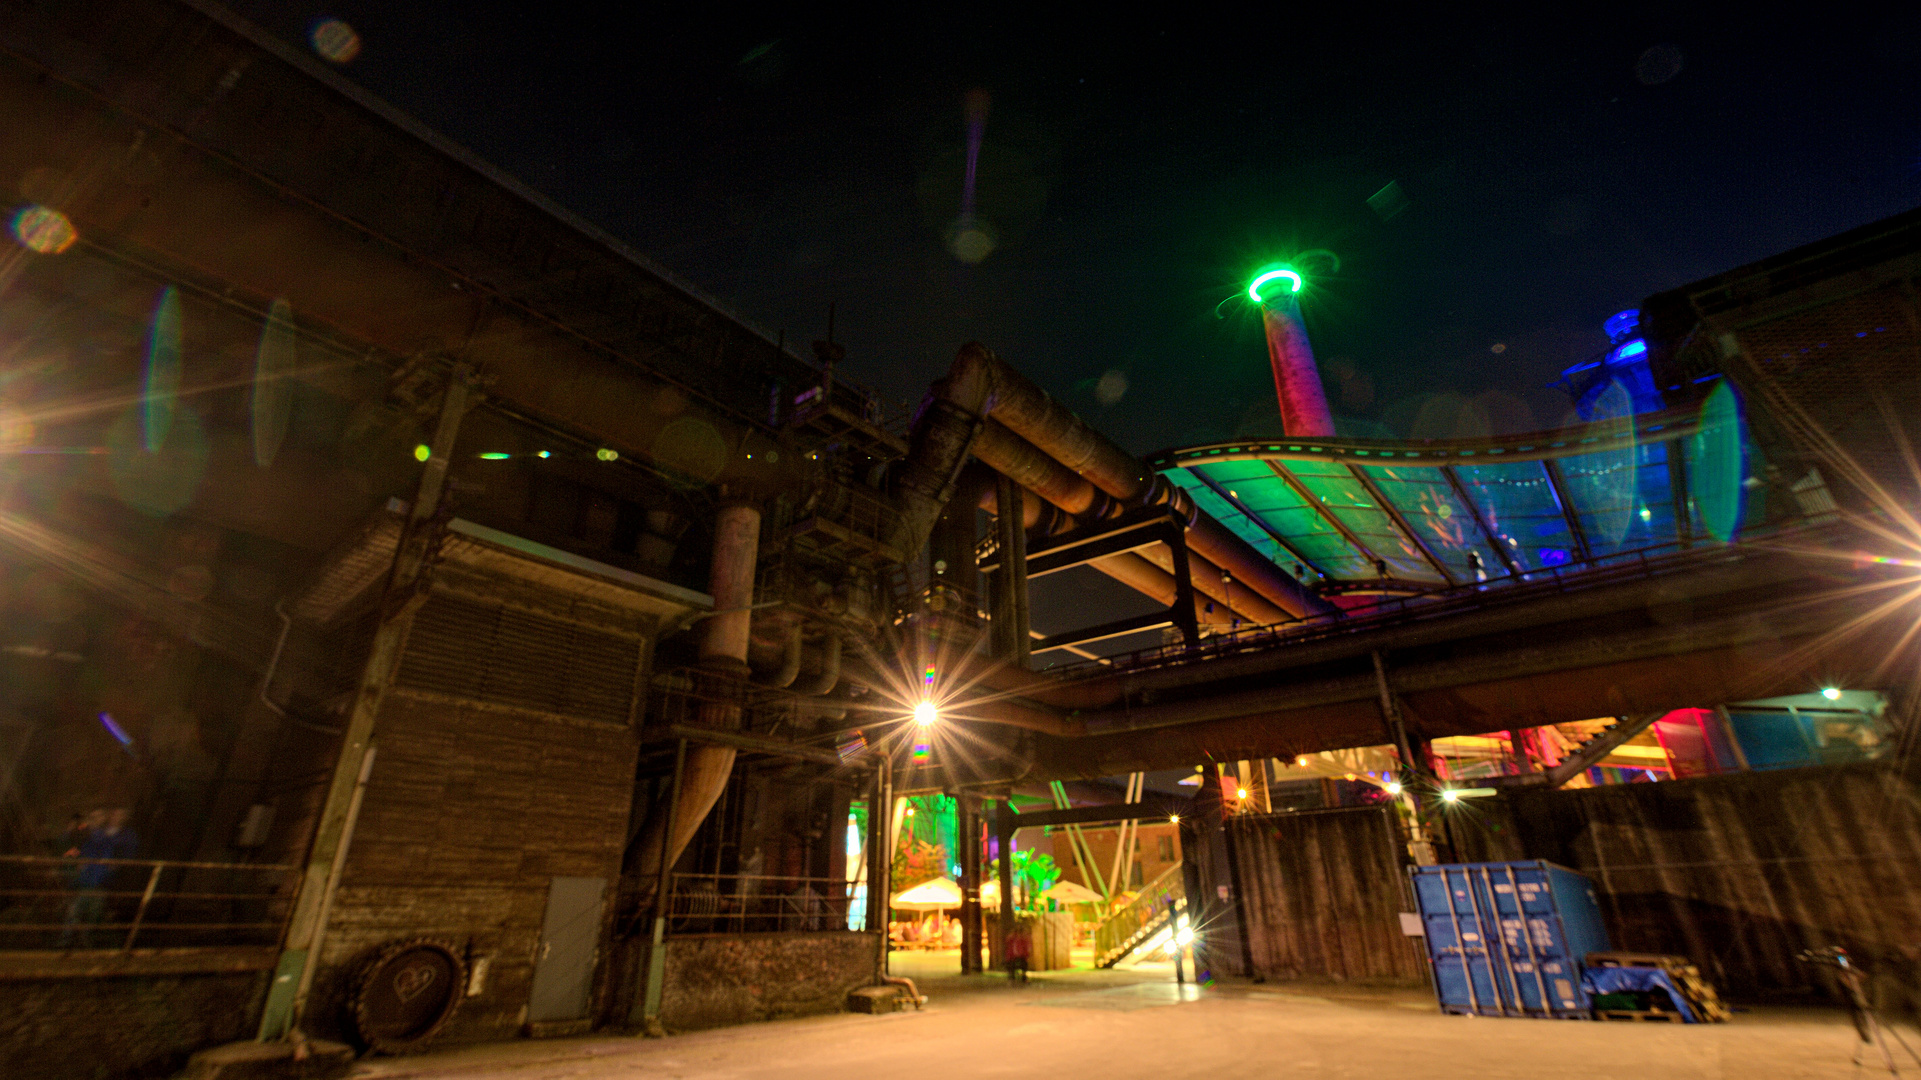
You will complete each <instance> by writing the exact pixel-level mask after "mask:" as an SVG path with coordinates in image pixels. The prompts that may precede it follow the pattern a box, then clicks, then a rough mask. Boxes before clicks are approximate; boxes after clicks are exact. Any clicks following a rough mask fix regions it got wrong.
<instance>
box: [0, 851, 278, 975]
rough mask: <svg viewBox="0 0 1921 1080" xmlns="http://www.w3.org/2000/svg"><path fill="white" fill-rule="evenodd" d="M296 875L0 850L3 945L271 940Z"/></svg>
mask: <svg viewBox="0 0 1921 1080" xmlns="http://www.w3.org/2000/svg"><path fill="white" fill-rule="evenodd" d="M299 880H300V875H299V872H298V868H297V867H292V866H281V865H276V864H270V863H219V862H171V861H164V860H155V859H80V858H57V857H51V856H42V855H0V950H21V949H111V950H116V951H120V952H126V951H128V950H131V949H134V948H136V947H140V948H165V947H182V946H196V947H211V946H235V945H253V946H273V945H276V944H278V943H279V941H280V934H281V931H282V929H283V928H284V927H285V926H286V921H287V916H288V913H289V911H290V909H291V907H292V901H293V894H294V890H295V888H296V887H297V886H298V884H299Z"/></svg>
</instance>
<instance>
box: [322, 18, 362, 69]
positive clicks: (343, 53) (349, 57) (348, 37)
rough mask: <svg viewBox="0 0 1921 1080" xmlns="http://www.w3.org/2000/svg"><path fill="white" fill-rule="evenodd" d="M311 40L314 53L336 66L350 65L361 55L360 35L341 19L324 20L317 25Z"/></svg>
mask: <svg viewBox="0 0 1921 1080" xmlns="http://www.w3.org/2000/svg"><path fill="white" fill-rule="evenodd" d="M309 40H311V41H312V42H313V51H314V52H317V53H319V54H320V55H321V56H323V57H325V58H326V59H328V60H330V61H332V62H333V63H336V64H349V63H352V62H353V59H354V57H356V56H359V55H360V35H359V34H357V33H355V32H354V28H353V27H351V26H348V25H347V24H346V23H344V22H342V21H340V20H339V19H323V20H321V21H320V22H318V23H316V24H315V25H314V28H313V33H312V35H310V38H309Z"/></svg>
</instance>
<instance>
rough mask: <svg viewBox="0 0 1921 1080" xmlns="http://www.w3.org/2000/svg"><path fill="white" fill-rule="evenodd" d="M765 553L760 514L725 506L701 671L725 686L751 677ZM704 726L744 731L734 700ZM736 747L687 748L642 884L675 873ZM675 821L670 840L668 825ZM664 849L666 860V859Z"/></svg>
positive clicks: (642, 844) (714, 710) (644, 857)
mask: <svg viewBox="0 0 1921 1080" xmlns="http://www.w3.org/2000/svg"><path fill="white" fill-rule="evenodd" d="M759 550H760V510H759V508H757V507H755V506H752V505H749V504H746V503H732V504H729V505H727V506H723V507H721V509H720V512H719V513H718V514H717V515H716V516H715V520H714V559H713V567H712V569H711V570H710V571H709V573H708V580H709V582H710V584H709V586H708V591H709V592H710V593H711V594H712V596H713V598H714V611H715V612H716V614H714V615H711V616H709V617H708V618H706V619H705V620H703V621H702V630H703V636H702V639H701V643H700V660H701V666H702V667H704V668H706V669H707V670H708V671H709V672H711V673H712V674H713V675H714V676H715V677H716V678H718V679H720V680H727V679H746V678H747V677H748V675H749V669H748V667H747V644H748V637H749V631H750V628H751V622H752V618H753V611H752V608H753V603H754V564H755V559H756V558H757V556H758V554H759ZM700 721H701V724H702V725H704V726H706V727H710V728H717V729H720V730H724V731H731V730H734V729H737V728H739V727H740V706H739V705H737V704H733V703H728V702H712V701H710V702H706V703H703V704H702V705H701V707H700ZM735 753H736V751H735V749H734V748H733V747H731V746H714V745H711V744H696V745H693V746H689V747H688V748H687V761H686V766H685V768H684V769H683V770H682V775H681V781H680V787H679V797H678V798H672V797H670V798H668V799H663V800H661V801H660V802H658V803H656V804H655V805H654V807H653V809H652V810H651V811H649V813H648V815H647V824H646V825H644V826H642V827H641V833H640V835H639V836H638V837H637V838H636V841H635V843H636V847H635V849H634V859H633V860H632V862H631V863H630V868H631V869H633V870H635V871H638V873H639V875H640V877H641V879H642V880H643V881H647V880H651V879H652V878H653V877H654V876H655V875H657V874H661V873H663V872H664V869H663V867H671V866H673V864H674V863H675V862H676V861H677V860H678V859H679V858H680V854H681V852H682V851H685V850H686V848H687V844H688V842H689V841H691V840H692V839H693V838H694V833H695V832H696V831H697V830H699V828H700V826H701V823H702V822H703V821H706V820H707V814H708V812H709V811H711V810H713V808H714V803H715V802H717V801H718V800H719V799H720V794H721V792H722V791H723V790H725V789H726V787H727V778H728V776H729V775H731V774H732V773H733V771H734V755H735ZM669 821H671V822H672V823H673V835H672V837H669V836H668V835H667V832H668V822H669ZM663 849H664V851H665V853H666V857H665V859H664V860H663V858H662V852H663Z"/></svg>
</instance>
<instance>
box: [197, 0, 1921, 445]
mask: <svg viewBox="0 0 1921 1080" xmlns="http://www.w3.org/2000/svg"><path fill="white" fill-rule="evenodd" d="M232 6H233V7H234V8H235V9H236V10H237V11H239V12H240V13H241V14H243V15H245V16H247V17H249V18H252V19H254V20H255V21H256V22H259V23H260V24H262V25H264V26H265V27H267V28H268V29H269V30H271V31H273V32H275V33H278V34H281V35H283V36H284V37H286V38H287V39H289V40H291V41H296V42H302V43H303V44H304V43H305V41H306V38H307V34H308V31H309V30H310V28H311V27H312V26H313V25H314V24H315V23H316V22H317V21H319V20H320V19H322V18H326V17H334V18H339V19H342V20H344V21H346V22H347V23H349V24H351V25H352V26H353V27H354V28H355V30H356V31H357V32H358V33H359V35H360V38H361V40H362V43H363V46H364V47H363V49H362V51H361V52H360V54H359V56H358V57H357V58H355V59H354V60H353V61H352V62H350V63H348V64H345V65H342V72H343V74H345V75H346V76H347V77H348V78H350V79H353V80H355V81H357V82H359V83H360V84H361V85H363V86H365V87H366V88H367V89H369V90H370V91H372V92H373V93H375V94H376V95H379V96H380V97H383V98H385V99H386V100H388V101H390V102H392V103H393V104H395V105H396V106H398V107H399V108H401V109H403V110H405V111H407V112H409V113H412V114H413V115H414V116H416V117H418V118H419V119H420V120H422V121H423V122H425V123H427V124H428V125H430V126H432V127H434V128H437V129H438V130H440V131H441V132H443V133H444V134H446V135H448V136H449V137H451V138H453V139H454V140H456V141H458V142H461V143H464V144H465V145H467V146H468V147H470V148H471V149H473V150H474V151H475V152H477V153H478V154H480V155H481V156H482V157H484V158H486V159H488V160H490V161H492V162H494V163H495V164H496V165H498V166H500V167H501V168H502V169H504V170H505V171H507V172H509V173H511V174H513V175H515V176H517V177H519V178H521V179H522V180H523V181H525V182H527V183H528V184H530V185H531V186H533V187H535V188H537V189H539V190H541V191H543V192H545V193H546V194H548V195H549V196H551V197H552V198H554V199H556V200H557V201H559V202H560V203H562V204H564V205H567V206H569V207H571V208H572V209H574V210H576V211H578V212H579V213H581V214H583V215H584V216H586V217H588V218H590V219H592V220H594V221H596V222H598V223H600V224H601V225H603V226H604V227H606V228H608V229H609V230H611V231H612V232H614V233H616V234H618V235H620V236H623V237H625V238H627V239H629V240H630V241H632V242H633V243H634V244H635V245H636V246H637V247H639V248H640V249H641V250H644V251H646V252H648V253H649V254H651V255H652V256H654V257H655V258H657V259H658V260H660V261H661V262H662V263H664V264H665V265H666V266H668V267H669V268H671V269H672V270H673V271H675V272H676V273H678V274H679V275H681V276H682V277H684V278H687V279H689V280H691V281H693V282H694V283H696V284H698V285H699V286H701V287H702V288H704V289H706V290H708V291H709V292H711V293H713V294H715V295H717V296H719V297H721V298H723V299H725V300H726V301H728V302H730V303H732V304H733V305H735V306H736V307H737V308H738V309H739V310H740V311H741V312H742V313H743V314H744V315H746V316H747V317H749V318H751V319H754V320H756V321H758V322H760V323H762V324H764V325H765V326H767V327H768V328H769V329H782V328H784V329H785V330H786V332H787V335H788V338H789V340H795V339H801V340H808V339H812V338H813V337H817V336H819V335H820V334H821V333H822V331H823V330H824V323H825V318H826V311H827V307H828V303H829V302H830V301H833V302H836V303H837V304H838V307H839V317H838V322H837V336H838V338H839V339H840V340H841V341H842V342H844V343H845V344H846V345H847V347H848V349H849V351H850V357H849V367H850V369H851V374H852V375H853V376H854V377H855V378H857V379H859V380H861V381H863V382H865V383H867V384H868V385H869V386H871V387H873V388H875V389H876V390H877V391H879V392H880V394H881V395H882V396H883V398H884V399H885V400H886V402H887V404H888V405H889V407H890V408H895V409H897V408H899V407H900V403H901V402H902V401H904V400H909V399H911V400H918V399H919V397H920V395H921V393H922V392H923V391H924V390H925V388H926V386H927V384H928V382H929V381H930V380H932V379H934V378H936V377H937V376H938V375H939V374H940V373H941V372H943V371H944V370H945V369H946V367H947V364H948V362H949V360H950V359H951V358H952V356H953V353H954V349H955V348H956V346H957V345H958V344H959V343H960V342H962V341H964V340H966V339H968V338H978V339H980V340H982V341H985V342H987V343H988V344H989V345H991V346H993V347H994V348H995V349H997V350H998V351H1000V353H1001V354H1002V355H1003V356H1004V357H1005V358H1007V359H1008V360H1010V361H1011V362H1013V363H1014V364H1015V365H1016V366H1018V367H1020V368H1021V369H1023V370H1024V371H1026V372H1028V373H1029V374H1030V375H1032V376H1033V377H1034V378H1036V379H1037V380H1038V381H1039V382H1041V383H1042V385H1044V386H1046V387H1047V388H1048V389H1049V390H1050V391H1051V392H1053V393H1054V394H1056V395H1057V396H1059V397H1061V398H1062V399H1063V400H1065V401H1066V402H1067V403H1068V404H1069V405H1071V406H1072V407H1073V408H1074V409H1076V410H1077V411H1079V412H1080V413H1081V414H1082V415H1083V416H1085V417H1087V418H1088V419H1089V420H1090V421H1091V422H1093V423H1094V424H1095V425H1096V426H1097V427H1099V428H1101V429H1103V430H1105V431H1106V432H1108V433H1109V434H1111V435H1112V436H1114V437H1115V438H1116V439H1117V440H1118V441H1120V442H1121V443H1123V444H1124V445H1126V446H1127V447H1128V448H1130V449H1132V450H1134V451H1137V452H1147V451H1152V450H1156V449H1161V448H1164V447H1167V446H1172V445H1179V444H1184V443H1192V442H1200V441H1206V440H1211V439H1216V438H1226V437H1230V436H1232V435H1234V434H1237V433H1243V432H1245V433H1260V432H1271V431H1273V430H1274V429H1275V428H1276V427H1277V423H1278V422H1277V419H1276V416H1275V407H1274V403H1273V400H1272V384H1271V381H1270V380H1269V376H1268V373H1267V365H1266V357H1265V352H1264V350H1263V346H1262V344H1261V342H1260V339H1259V337H1258V335H1257V333H1256V324H1255V323H1254V322H1253V321H1252V320H1251V319H1250V318H1249V317H1248V312H1247V310H1246V306H1245V305H1244V304H1239V303H1234V302H1229V303H1228V304H1227V305H1225V306H1224V307H1221V308H1220V309H1219V311H1220V314H1221V315H1222V316H1224V317H1219V318H1217V316H1216V308H1217V305H1218V304H1219V303H1220V301H1221V300H1222V299H1223V298H1225V297H1228V296H1229V295H1230V294H1233V293H1236V292H1238V290H1239V288H1240V286H1241V285H1243V284H1244V282H1245V280H1246V278H1247V274H1248V271H1250V270H1251V269H1253V268H1254V267H1256V266H1257V265H1259V264H1260V263H1262V262H1265V261H1268V260H1270V259H1273V258H1278V257H1285V256H1287V255H1290V254H1293V253H1295V252H1299V251H1304V250H1309V249H1326V250H1328V251H1331V252H1333V253H1335V254H1336V255H1337V256H1338V257H1339V270H1338V272H1331V273H1327V274H1325V275H1323V276H1320V277H1318V278H1317V279H1316V281H1315V283H1314V287H1313V289H1312V292H1311V293H1310V294H1308V295H1307V296H1306V297H1305V305H1304V306H1305V308H1306V311H1307V318H1308V320H1309V325H1310V328H1311V330H1312V332H1313V334H1314V337H1315V344H1316V349H1317V352H1318V353H1319V355H1320V357H1321V363H1322V370H1323V373H1324V374H1325V375H1326V376H1327V379H1328V384H1329V391H1330V394H1329V396H1330V399H1331V400H1332V401H1333V403H1334V406H1335V409H1336V412H1337V414H1340V415H1341V417H1342V423H1343V426H1344V428H1346V429H1348V430H1352V431H1354V432H1356V433H1376V432H1381V431H1382V430H1383V428H1385V430H1386V431H1391V432H1393V433H1395V434H1401V435H1408V434H1415V435H1447V434H1457V433H1458V434H1468V433H1474V432H1475V431H1477V430H1481V429H1485V428H1489V427H1491V428H1492V429H1493V430H1495V431H1501V430H1526V429H1529V428H1534V427H1547V426H1553V425H1555V424H1558V423H1559V422H1561V421H1562V419H1563V418H1564V416H1565V415H1566V412H1567V405H1566V401H1565V399H1564V398H1563V397H1562V396H1561V395H1560V394H1559V393H1557V392H1555V391H1550V390H1547V389H1544V385H1545V384H1546V383H1548V382H1550V381H1552V380H1553V378H1554V377H1555V374H1556V373H1557V372H1558V371H1559V370H1560V369H1561V368H1562V367H1564V366H1566V365H1567V364H1570V363H1573V362H1575V361H1577V360H1581V359H1585V358H1587V357H1589V356H1591V355H1593V354H1595V353H1597V352H1599V351H1600V350H1601V349H1602V348H1603V346H1604V344H1605V338H1604V337H1603V336H1602V334H1601V330H1600V324H1601V321H1602V320H1603V319H1604V318H1606V317H1607V316H1608V315H1609V314H1611V313H1613V312H1614V311H1616V310H1619V309H1621V308H1624V307H1630V306H1633V305H1635V304H1636V303H1637V302H1638V301H1639V300H1640V299H1641V298H1643V297H1644V296H1646V295H1648V294H1649V293H1652V292H1655V291H1659V290H1661V289H1665V288H1668V287H1671V286H1675V285H1679V284H1683V283H1685V282H1688V281H1690V280H1693V279H1696V278H1699V277H1703V276H1706V275H1708V274H1712V273H1715V272H1718V271H1721V270H1724V269H1728V268H1730V267H1733V266H1736V265H1738V264H1740V263H1743V262H1746V261H1749V260H1752V259H1756V258H1760V257H1763V256H1766V255H1770V254H1774V253H1776V252H1779V251H1782V250H1784V249H1786V248H1789V247H1792V246H1794V245H1797V244H1801V243H1805V242H1808V241H1811V240H1816V239H1819V238H1821V237H1824V236H1828V235H1831V234H1833V233H1836V232H1839V231H1841V230H1844V229H1847V228H1851V227H1853V226H1856V225H1861V224H1864V223H1867V222H1870V221H1873V220H1876V219H1878V218H1882V217H1886V216H1888V215H1890V214H1893V213H1896V212H1898V211H1901V210H1905V209H1908V208H1909V207H1912V206H1914V205H1915V204H1916V203H1917V201H1921V18H1917V17H1916V16H1914V15H1889V16H1885V17H1876V18H1879V19H1880V21H1875V19H1874V18H1864V19H1862V20H1861V21H1855V22H1835V21H1832V20H1830V19H1828V16H1829V13H1830V12H1831V11H1832V10H1834V9H1833V8H1825V7H1805V6H1803V7H1798V8H1795V9H1791V10H1792V11H1793V12H1794V13H1795V14H1796V18H1794V19H1792V20H1786V19H1783V20H1781V21H1773V22H1769V21H1757V20H1756V19H1755V18H1754V17H1753V16H1752V15H1751V14H1744V15H1742V16H1740V17H1738V18H1732V19H1730V18H1723V17H1720V16H1717V15H1713V14H1699V13H1697V14H1688V13H1677V12H1675V11H1672V10H1665V11H1653V10H1650V11H1648V12H1642V13H1636V12H1635V11H1632V10H1629V9H1625V8H1606V9H1594V10H1604V11H1606V12H1607V14H1605V15H1602V14H1589V15H1585V16H1583V17H1582V18H1581V19H1579V20H1578V21H1570V22H1554V21H1542V20H1509V19H1496V18H1491V17H1490V18H1482V17H1479V16H1472V15H1462V14H1460V9H1457V8H1455V7H1454V6H1453V5H1447V6H1445V7H1443V6H1441V5H1433V6H1430V10H1431V11H1433V12H1435V14H1431V15H1426V16H1408V15H1405V14H1404V13H1403V12H1404V8H1403V6H1402V5H1391V4H1373V5H1363V6H1362V7H1361V8H1354V7H1352V6H1351V5H1328V6H1327V8H1326V10H1327V11H1328V12H1329V13H1330V14H1328V15H1327V16H1326V17H1324V18H1308V17H1303V16H1301V15H1299V14H1298V13H1297V12H1296V11H1294V10H1293V9H1291V8H1289V7H1285V6H1283V7H1278V8H1277V7H1274V6H1272V5H1268V6H1266V7H1265V8H1264V10H1265V11H1266V14H1264V15H1261V16H1250V15H1246V14H1242V13H1237V12H1236V11H1234V10H1230V9H1227V8H1219V7H1202V8H1187V7H1184V6H1176V5H1170V6H1168V7H1167V9H1166V15H1167V16H1168V17H1166V18H1146V19H1138V20H1136V19H1133V18H1131V17H1122V16H1117V15H1115V14H1113V12H1112V11H1111V10H1109V11H1106V12H1101V11H1098V10H1094V11H1090V13H1088V14H1086V15H1084V16H1083V17H1081V18H1077V19H1072V20H1068V19H1062V21H1055V22H1049V21H1040V20H1041V19H1042V18H1045V17H1044V16H1037V15H1036V14H1035V12H1038V11H1041V10H1042V7H1041V6H1040V5H1034V6H1031V7H1028V8H1026V9H1020V10H1017V11H1016V12H1015V13H1012V14H1008V13H998V14H997V13H994V12H990V11H985V10H982V9H974V8H969V7H966V6H962V5H913V6H912V9H911V10H909V9H908V8H907V7H906V6H902V7H901V9H900V10H897V11H895V12H893V13H891V14H889V15H888V16H887V17H885V18H856V17H854V16H853V15H851V14H838V13H835V14H816V13H808V12H804V11H798V10H795V9H793V8H788V9H781V10H780V11H778V12H777V13H771V14H766V15H758V14H754V13H752V12H750V11H748V10H746V9H743V8H731V7H730V8H726V9H724V10H723V9H720V8H719V7H718V6H715V5H646V6H644V7H641V6H635V7H630V8H629V10H628V11H627V12H626V13H624V14H623V13H620V12H614V11H609V10H607V9H608V8H609V7H611V6H610V5H594V6H592V7H591V8H589V7H588V6H585V5H583V6H581V7H580V8H578V9H575V8H573V7H571V6H570V5H567V4H560V3H552V4H545V5H537V4H525V3H523V4H516V5H513V10H497V9H495V8H492V7H489V6H488V5H484V4H473V3H463V4H455V3H447V2H441V0H414V2H410V3H406V4H395V3H388V2H373V0H342V2H340V3H335V4H332V5H330V6H314V5H312V4H309V3H305V2H303V0H233V3H232ZM1888 6H1889V8H1893V7H1895V5H1888ZM850 7H851V6H850ZM1748 10H1749V11H1752V10H1753V9H1752V8H1750V9H1748ZM1824 20H1826V21H1824ZM973 90H982V91H985V92H986V94H987V98H988V100H989V101H990V103H991V104H990V108H989V111H988V114H987V120H986V124H985V129H984V132H985V136H984V143H983V146H982V150H981V157H980V168H979V180H978V185H977V202H978V212H979V215H980V217H981V218H982V219H983V220H984V221H986V222H987V223H988V225H989V226H990V228H991V229H992V230H993V232H994V234H995V237H996V247H995V249H994V250H993V251H992V253H991V254H989V255H988V256H987V257H986V259H985V260H983V261H981V262H979V263H978V264H977V265H969V264H966V263H963V262H962V261H961V260H960V259H958V258H956V257H955V255H954V254H952V253H951V251H950V250H949V232H950V230H951V227H952V224H953V222H954V221H955V220H956V219H957V217H958V216H959V213H960V198H961V186H962V185H961V174H962V163H963V161H964V157H965V154H964V148H965V122H966V121H965V105H964V100H965V99H966V97H967V95H968V93H969V92H970V91H973ZM1390 182H1393V183H1395V184H1396V185H1398V192H1399V196H1400V199H1399V201H1398V202H1395V201H1388V200H1387V199H1386V198H1385V197H1384V200H1383V201H1384V203H1385V209H1387V210H1389V211H1390V212H1391V213H1390V214H1388V215H1383V214H1382V213H1380V212H1377V211H1376V210H1375V209H1373V208H1371V207H1370V205H1369V203H1368V197H1369V196H1370V195H1374V194H1375V193H1376V192H1377V191H1380V189H1382V188H1383V186H1384V185H1387V184H1388V183H1390ZM1329 268H1330V270H1331V264H1329ZM1497 347H1498V351H1497ZM1110 372H1118V373H1120V374H1121V375H1122V376H1124V381H1125V387H1126V389H1125V392H1124V393H1123V394H1121V395H1120V396H1119V399H1118V400H1117V401H1112V402H1111V403H1103V401H1102V398H1103V397H1106V398H1111V397H1112V396H1113V391H1114V390H1116V389H1118V388H1119V387H1120V386H1121V385H1122V380H1120V379H1117V378H1114V377H1110V378H1109V379H1108V380H1107V383H1106V384H1105V389H1106V390H1107V391H1108V392H1107V393H1106V394H1102V395H1097V393H1096V388H1097V386H1098V385H1100V380H1101V378H1102V376H1103V375H1106V374H1108V373H1110ZM1463 399H1468V400H1467V401H1465V402H1464V401H1463Z"/></svg>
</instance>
